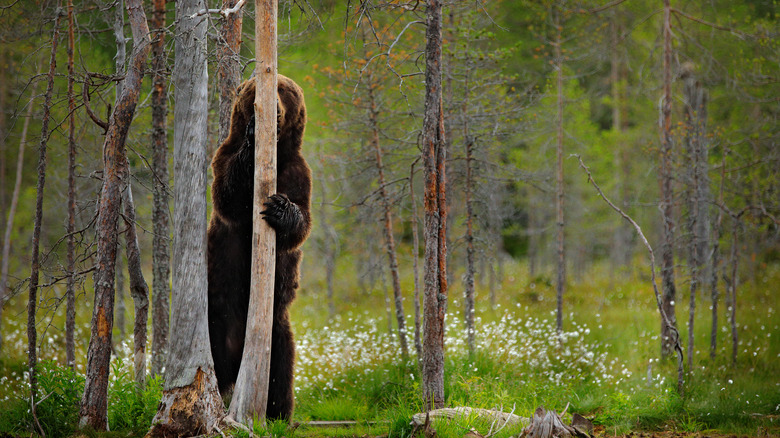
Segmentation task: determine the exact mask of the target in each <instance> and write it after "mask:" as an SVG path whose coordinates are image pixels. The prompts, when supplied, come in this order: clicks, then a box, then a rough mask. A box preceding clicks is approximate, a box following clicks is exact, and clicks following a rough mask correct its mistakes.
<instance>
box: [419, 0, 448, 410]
mask: <svg viewBox="0 0 780 438" xmlns="http://www.w3.org/2000/svg"><path fill="white" fill-rule="evenodd" d="M441 7H442V5H441V3H440V2H439V1H438V0H429V1H428V2H427V8H426V16H427V18H426V23H427V27H426V45H425V57H426V60H425V114H424V117H423V130H422V148H423V165H424V169H423V170H424V172H423V175H424V180H425V190H424V200H425V201H424V202H425V227H424V229H425V233H424V235H425V268H424V269H425V279H424V281H425V294H424V311H423V312H424V316H423V359H422V369H423V371H422V379H423V401H424V404H425V407H426V409H431V408H440V407H442V406H443V405H444V317H445V313H446V309H447V239H446V232H447V203H446V173H445V170H446V147H445V143H444V126H443V111H442V90H441V88H442V77H441V46H442V37H441Z"/></svg>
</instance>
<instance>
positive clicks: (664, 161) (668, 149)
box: [659, 0, 677, 358]
mask: <svg viewBox="0 0 780 438" xmlns="http://www.w3.org/2000/svg"><path fill="white" fill-rule="evenodd" d="M670 16H671V6H670V5H669V0H664V24H663V36H664V50H663V90H664V95H663V99H662V100H661V123H660V127H661V168H660V171H659V183H660V185H661V220H662V221H663V226H662V227H661V240H662V243H661V284H662V291H663V295H662V297H661V298H662V302H661V304H662V307H663V311H664V313H665V314H666V316H667V318H668V320H669V324H670V325H671V326H673V327H677V317H676V314H675V310H674V309H675V307H674V302H675V299H676V295H677V292H676V290H675V286H674V219H673V218H672V203H673V202H674V199H673V193H672V66H671V64H672V35H671V34H672V30H671V23H670V21H669V20H670ZM673 336H674V335H673V334H672V330H671V328H670V327H669V325H668V324H666V322H665V321H664V320H663V319H662V320H661V357H664V358H666V357H667V356H669V354H671V353H672V351H673V342H672V337H673Z"/></svg>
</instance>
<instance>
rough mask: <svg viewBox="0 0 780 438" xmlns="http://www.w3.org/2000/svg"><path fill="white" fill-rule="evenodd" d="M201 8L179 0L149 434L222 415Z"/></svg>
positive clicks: (202, 426) (174, 431)
mask: <svg viewBox="0 0 780 438" xmlns="http://www.w3.org/2000/svg"><path fill="white" fill-rule="evenodd" d="M201 5H202V2H201V1H199V0H180V1H178V2H176V22H177V23H178V25H177V26H176V35H175V41H176V46H175V56H176V64H175V66H174V69H173V85H174V88H175V89H176V101H177V102H178V103H179V105H176V106H175V107H174V113H173V117H174V133H173V152H174V154H173V166H174V177H175V184H174V200H173V203H174V217H173V235H174V237H173V291H172V295H171V301H172V303H171V331H170V333H169V336H170V338H169V342H168V351H167V355H166V358H165V359H166V361H165V363H166V365H165V387H164V391H163V396H162V399H161V401H160V406H159V408H158V411H157V414H156V415H155V417H154V420H153V426H152V428H151V430H150V431H149V436H166V437H167V436H183V435H184V436H192V435H199V434H210V433H213V432H214V431H215V430H216V427H217V422H218V421H219V418H220V417H221V416H222V413H223V408H222V399H221V397H220V395H219V390H218V389H217V378H216V375H215V374H214V362H213V360H212V358H211V347H210V346H209V332H208V319H207V313H208V304H207V291H208V283H207V282H208V277H207V271H206V223H207V222H206V166H207V164H208V163H207V157H206V149H207V141H208V135H207V130H206V128H207V124H206V118H207V115H208V70H207V64H206V62H207V59H206V30H207V17H206V16H203V15H199V14H198V11H199V10H200V9H201Z"/></svg>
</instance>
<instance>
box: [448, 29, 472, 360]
mask: <svg viewBox="0 0 780 438" xmlns="http://www.w3.org/2000/svg"><path fill="white" fill-rule="evenodd" d="M450 17H452V15H450ZM467 56H468V55H467ZM470 72H471V65H469V59H468V58H467V59H466V73H465V75H466V76H465V78H464V87H463V88H464V90H465V91H464V96H463V105H462V107H461V112H462V117H463V138H464V140H465V142H466V145H465V146H466V277H465V279H464V283H465V284H464V288H463V289H464V295H465V296H464V309H463V310H464V314H463V321H464V322H465V324H466V345H467V346H468V350H469V357H474V351H475V348H476V347H475V340H474V312H475V309H474V307H475V306H474V255H475V252H476V251H475V249H474V205H473V200H472V192H473V189H474V176H473V167H474V140H473V138H472V137H471V132H469V119H468V104H469V86H470V84H469V78H470Z"/></svg>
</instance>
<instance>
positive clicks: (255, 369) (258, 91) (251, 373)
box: [228, 0, 278, 424]
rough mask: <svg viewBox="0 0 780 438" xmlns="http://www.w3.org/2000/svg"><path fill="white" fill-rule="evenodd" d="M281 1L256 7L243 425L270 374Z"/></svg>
mask: <svg viewBox="0 0 780 438" xmlns="http://www.w3.org/2000/svg"><path fill="white" fill-rule="evenodd" d="M277 11H278V2H277V0H264V1H258V2H256V5H255V13H256V17H255V58H256V59H257V67H256V68H255V83H256V84H257V85H256V87H255V156H254V160H255V169H254V191H253V193H254V194H253V198H254V202H253V206H254V207H253V211H252V266H251V274H252V275H251V279H250V294H249V310H248V316H247V325H246V336H245V338H244V352H243V355H242V356H241V367H240V368H239V370H238V377H237V379H236V386H235V389H234V391H233V398H232V399H231V401H230V411H229V413H228V415H229V416H230V417H231V418H232V419H234V420H236V421H239V422H241V423H248V424H251V423H252V420H253V418H255V417H256V418H262V419H264V418H265V413H266V408H267V403H268V383H269V379H270V374H271V331H272V329H273V307H274V272H275V268H276V231H275V230H274V229H273V228H271V226H270V225H269V224H268V223H267V222H266V221H264V220H262V214H261V210H262V209H263V208H264V207H263V201H264V200H266V199H268V197H270V196H271V195H273V194H274V193H276V170H277V169H276V159H277V157H276V140H277V126H276V125H277V113H276V111H277V102H276V101H277V61H276V43H277V35H276V29H277V28H276V26H277Z"/></svg>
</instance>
